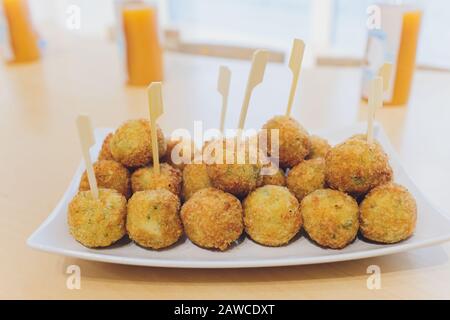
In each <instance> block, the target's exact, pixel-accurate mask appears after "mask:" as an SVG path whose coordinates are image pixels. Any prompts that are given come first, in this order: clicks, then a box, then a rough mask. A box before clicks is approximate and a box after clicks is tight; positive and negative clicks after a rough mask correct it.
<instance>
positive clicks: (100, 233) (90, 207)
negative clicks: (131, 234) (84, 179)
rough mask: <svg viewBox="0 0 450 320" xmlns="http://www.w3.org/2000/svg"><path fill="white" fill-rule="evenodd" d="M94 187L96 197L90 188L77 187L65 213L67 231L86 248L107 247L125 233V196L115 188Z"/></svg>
mask: <svg viewBox="0 0 450 320" xmlns="http://www.w3.org/2000/svg"><path fill="white" fill-rule="evenodd" d="M98 191H99V194H98V199H96V198H94V195H93V194H92V192H91V191H79V192H78V193H77V195H76V196H75V197H74V198H73V199H72V201H71V202H70V203H69V211H68V214H67V218H68V224H69V230H70V234H71V235H72V236H73V237H74V238H75V239H76V240H77V241H78V242H80V243H81V244H82V245H84V246H86V247H89V248H98V247H107V246H109V245H111V244H113V243H114V242H116V241H118V240H120V239H121V238H122V237H123V236H124V235H125V233H126V230H125V219H126V215H127V200H126V199H125V197H124V196H123V195H121V194H120V193H118V192H117V191H116V190H112V189H99V190H98Z"/></svg>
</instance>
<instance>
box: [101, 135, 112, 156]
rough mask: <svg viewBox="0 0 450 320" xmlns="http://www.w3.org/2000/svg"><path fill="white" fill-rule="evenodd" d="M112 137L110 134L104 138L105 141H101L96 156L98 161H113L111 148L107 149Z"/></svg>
mask: <svg viewBox="0 0 450 320" xmlns="http://www.w3.org/2000/svg"><path fill="white" fill-rule="evenodd" d="M112 137H113V134H112V133H110V134H108V135H107V136H106V138H105V140H103V144H102V148H101V149H100V153H99V154H98V160H114V157H113V156H112V154H111V148H110V147H109V144H110V143H111V139H112Z"/></svg>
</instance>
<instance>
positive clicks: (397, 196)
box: [360, 183, 417, 243]
mask: <svg viewBox="0 0 450 320" xmlns="http://www.w3.org/2000/svg"><path fill="white" fill-rule="evenodd" d="M360 211H361V215H360V224H361V226H360V230H361V233H362V234H363V236H364V237H365V238H367V239H369V240H372V241H376V242H381V243H396V242H399V241H402V240H405V239H407V238H409V237H410V236H411V235H412V234H413V232H414V229H415V227H416V220H417V207H416V201H415V199H414V197H413V196H412V195H411V193H409V191H408V190H407V189H406V188H404V187H402V186H400V185H398V184H395V183H387V184H384V185H381V186H378V187H376V188H374V189H372V190H371V191H370V192H369V194H367V196H366V197H365V198H364V200H363V201H362V203H361V205H360Z"/></svg>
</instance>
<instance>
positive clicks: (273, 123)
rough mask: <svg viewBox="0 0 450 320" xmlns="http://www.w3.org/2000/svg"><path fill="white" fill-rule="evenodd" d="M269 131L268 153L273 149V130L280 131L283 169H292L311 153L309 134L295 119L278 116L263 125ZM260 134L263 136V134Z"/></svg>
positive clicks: (280, 160) (280, 153) (280, 154)
mask: <svg viewBox="0 0 450 320" xmlns="http://www.w3.org/2000/svg"><path fill="white" fill-rule="evenodd" d="M262 128H263V129H267V144H268V146H267V152H268V154H269V155H270V150H271V148H272V145H271V140H272V133H271V129H278V130H279V133H278V134H279V163H280V167H281V168H283V169H286V168H292V167H294V166H295V165H297V164H298V163H300V162H301V161H303V160H304V159H305V157H306V156H307V155H308V154H309V153H310V149H311V142H310V139H309V134H308V132H307V131H306V130H305V129H304V128H303V127H302V126H301V125H300V124H299V123H298V122H297V121H296V120H294V119H293V118H290V117H287V116H276V117H274V118H272V119H270V120H269V121H268V122H266V124H264V125H263V127H262ZM260 134H263V132H261V133H260Z"/></svg>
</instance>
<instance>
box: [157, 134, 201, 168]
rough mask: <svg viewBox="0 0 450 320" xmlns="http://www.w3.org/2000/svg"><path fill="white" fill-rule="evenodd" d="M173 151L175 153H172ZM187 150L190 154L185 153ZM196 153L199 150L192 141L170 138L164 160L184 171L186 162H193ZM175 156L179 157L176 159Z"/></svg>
mask: <svg viewBox="0 0 450 320" xmlns="http://www.w3.org/2000/svg"><path fill="white" fill-rule="evenodd" d="M175 148H176V149H175ZM174 149H175V150H174ZM172 151H173V152H174V154H172ZM185 152H188V153H190V154H187V155H185V154H184V153H185ZM196 153H197V150H196V149H195V145H194V143H193V142H192V141H190V140H187V139H186V140H184V139H168V140H167V151H166V155H165V157H164V161H165V162H167V163H168V164H170V165H171V166H172V167H174V168H177V169H179V170H181V171H182V170H183V168H184V167H185V166H186V164H188V163H192V162H193V160H194V158H195V155H196ZM175 157H177V158H176V159H175Z"/></svg>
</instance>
